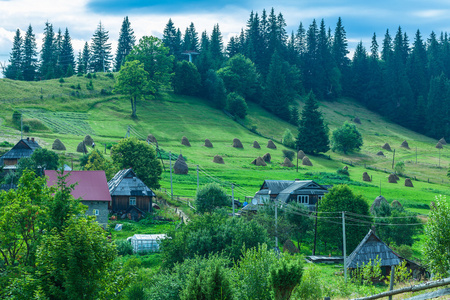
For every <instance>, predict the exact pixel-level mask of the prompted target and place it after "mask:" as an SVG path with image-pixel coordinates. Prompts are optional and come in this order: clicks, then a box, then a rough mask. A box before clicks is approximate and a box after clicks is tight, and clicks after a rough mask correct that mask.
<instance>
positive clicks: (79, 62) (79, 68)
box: [77, 51, 85, 76]
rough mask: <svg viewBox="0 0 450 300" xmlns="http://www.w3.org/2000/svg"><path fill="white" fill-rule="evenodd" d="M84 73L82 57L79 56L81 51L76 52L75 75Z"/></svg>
mask: <svg viewBox="0 0 450 300" xmlns="http://www.w3.org/2000/svg"><path fill="white" fill-rule="evenodd" d="M84 73H85V71H84V65H83V56H82V55H81V51H80V52H78V56H77V75H79V76H80V75H83V74H84Z"/></svg>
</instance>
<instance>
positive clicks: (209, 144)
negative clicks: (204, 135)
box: [205, 139, 213, 148]
mask: <svg viewBox="0 0 450 300" xmlns="http://www.w3.org/2000/svg"><path fill="white" fill-rule="evenodd" d="M205 147H208V148H212V147H213V144H212V143H211V141H210V140H209V139H206V140H205Z"/></svg>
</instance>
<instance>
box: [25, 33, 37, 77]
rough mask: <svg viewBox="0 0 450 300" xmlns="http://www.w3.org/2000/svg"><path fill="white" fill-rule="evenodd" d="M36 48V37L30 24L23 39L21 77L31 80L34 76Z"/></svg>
mask: <svg viewBox="0 0 450 300" xmlns="http://www.w3.org/2000/svg"><path fill="white" fill-rule="evenodd" d="M36 48H37V46H36V38H35V36H34V33H33V28H32V27H31V25H29V26H28V29H27V32H26V33H25V38H24V41H23V62H22V71H23V79H24V80H27V81H32V80H34V79H35V78H36V70H37V58H36V56H37V50H36Z"/></svg>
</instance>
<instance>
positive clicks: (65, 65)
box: [60, 28, 75, 76]
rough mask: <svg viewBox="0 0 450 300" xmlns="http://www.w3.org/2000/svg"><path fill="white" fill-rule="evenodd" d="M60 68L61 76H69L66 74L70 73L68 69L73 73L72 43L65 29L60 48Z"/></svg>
mask: <svg viewBox="0 0 450 300" xmlns="http://www.w3.org/2000/svg"><path fill="white" fill-rule="evenodd" d="M60 66H61V71H62V74H63V76H69V74H68V73H70V69H71V70H72V71H73V69H74V67H75V55H74V53H73V47H72V41H71V39H70V34H69V30H68V29H67V28H66V31H65V32H64V37H63V41H62V46H61V54H60ZM72 73H73V72H72Z"/></svg>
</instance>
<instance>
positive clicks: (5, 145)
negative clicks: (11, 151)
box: [0, 141, 14, 148]
mask: <svg viewBox="0 0 450 300" xmlns="http://www.w3.org/2000/svg"><path fill="white" fill-rule="evenodd" d="M0 147H5V148H6V147H14V144H11V143H9V142H8V141H3V142H1V143H0Z"/></svg>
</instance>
